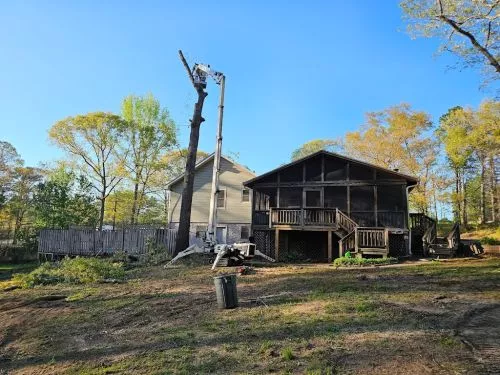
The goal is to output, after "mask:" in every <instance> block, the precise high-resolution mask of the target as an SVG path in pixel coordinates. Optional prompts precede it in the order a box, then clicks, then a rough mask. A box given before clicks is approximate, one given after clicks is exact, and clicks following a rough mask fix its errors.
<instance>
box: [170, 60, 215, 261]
mask: <svg viewBox="0 0 500 375" xmlns="http://www.w3.org/2000/svg"><path fill="white" fill-rule="evenodd" d="M179 57H180V59H181V61H182V64H183V65H184V68H185V69H186V71H187V73H188V77H189V79H190V81H191V83H192V85H193V87H194V89H195V90H196V93H197V94H198V101H197V102H196V104H195V105H194V111H193V118H192V119H191V133H190V136H189V147H188V154H187V160H186V170H185V172H184V182H183V190H182V199H181V210H180V216H179V228H178V231H177V241H176V244H175V254H174V256H175V255H176V254H178V253H179V252H180V251H183V250H184V249H186V248H187V247H189V227H190V225H191V205H192V202H193V184H194V167H195V164H196V154H197V152H198V141H199V139H200V126H201V123H202V122H203V121H205V119H204V118H203V116H202V110H203V103H204V102H205V98H206V97H207V95H208V94H207V93H206V92H205V90H204V89H205V87H206V84H205V85H204V84H203V83H202V82H196V81H195V79H194V77H193V73H192V72H191V70H190V69H189V65H188V63H187V62H186V59H185V58H184V55H183V54H182V51H181V50H179Z"/></svg>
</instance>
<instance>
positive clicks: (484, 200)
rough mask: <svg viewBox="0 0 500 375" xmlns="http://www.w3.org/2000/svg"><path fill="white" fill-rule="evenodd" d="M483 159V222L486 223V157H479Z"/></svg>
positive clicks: (481, 198)
mask: <svg viewBox="0 0 500 375" xmlns="http://www.w3.org/2000/svg"><path fill="white" fill-rule="evenodd" d="M479 160H480V161H481V197H480V201H481V224H484V223H486V199H485V190H484V186H485V180H486V173H485V172H486V158H485V157H483V156H480V157H479Z"/></svg>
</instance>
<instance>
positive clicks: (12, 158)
mask: <svg viewBox="0 0 500 375" xmlns="http://www.w3.org/2000/svg"><path fill="white" fill-rule="evenodd" d="M22 164H23V160H22V159H21V157H20V156H19V154H18V153H17V150H16V148H15V147H14V146H12V145H11V144H10V143H9V142H5V141H0V208H1V207H2V206H3V204H5V202H6V201H7V194H8V190H9V188H10V186H11V184H12V182H13V181H12V180H13V175H14V170H15V168H16V167H20V166H22Z"/></svg>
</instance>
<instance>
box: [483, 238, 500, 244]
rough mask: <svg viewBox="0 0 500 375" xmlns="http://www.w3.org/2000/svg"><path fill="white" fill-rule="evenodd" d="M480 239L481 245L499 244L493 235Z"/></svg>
mask: <svg viewBox="0 0 500 375" xmlns="http://www.w3.org/2000/svg"><path fill="white" fill-rule="evenodd" d="M480 241H481V244H482V245H500V241H498V240H497V239H496V238H493V237H483V238H481V240H480Z"/></svg>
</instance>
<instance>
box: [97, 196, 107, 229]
mask: <svg viewBox="0 0 500 375" xmlns="http://www.w3.org/2000/svg"><path fill="white" fill-rule="evenodd" d="M100 201H101V210H100V212H99V230H102V225H103V224H104V209H105V206H106V192H105V191H103V192H101V199H100Z"/></svg>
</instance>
